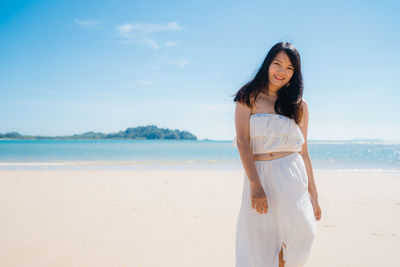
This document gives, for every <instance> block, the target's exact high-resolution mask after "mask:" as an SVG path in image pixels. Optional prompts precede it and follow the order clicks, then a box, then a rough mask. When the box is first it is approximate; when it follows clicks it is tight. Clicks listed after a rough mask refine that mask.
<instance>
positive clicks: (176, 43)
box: [164, 41, 179, 47]
mask: <svg viewBox="0 0 400 267" xmlns="http://www.w3.org/2000/svg"><path fill="white" fill-rule="evenodd" d="M178 44H179V42H172V41H170V42H165V44H164V46H166V47H169V46H175V45H178Z"/></svg>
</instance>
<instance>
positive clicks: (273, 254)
mask: <svg viewBox="0 0 400 267" xmlns="http://www.w3.org/2000/svg"><path fill="white" fill-rule="evenodd" d="M304 141H305V140H304V137H303V134H302V132H301V130H300V127H299V126H298V125H297V123H296V122H295V121H294V120H293V119H291V118H289V117H286V116H283V115H280V114H275V113H255V114H252V115H251V117H250V146H251V148H252V151H253V154H263V153H269V152H278V151H293V152H296V153H291V154H289V155H287V156H284V157H281V158H278V159H274V160H264V161H261V160H260V161H255V166H256V170H257V173H258V175H259V177H260V180H261V184H262V186H263V189H264V191H265V194H266V196H267V202H268V212H267V213H266V214H265V213H263V214H260V213H258V212H257V211H256V210H255V209H253V208H252V207H251V191H250V184H249V180H248V177H247V174H246V173H244V176H243V195H242V201H241V207H240V211H239V215H238V220H237V226H236V267H278V266H279V252H280V250H281V248H282V249H283V259H284V261H285V267H298V266H303V265H304V264H305V263H306V261H307V259H308V255H309V253H310V250H311V246H312V243H313V241H314V238H315V235H316V230H317V222H316V219H315V217H314V212H313V208H312V205H311V200H310V196H309V194H308V178H307V172H306V168H305V164H304V161H303V158H302V157H301V155H300V154H299V153H297V152H299V151H301V147H302V145H303V143H304ZM233 145H234V146H237V144H236V137H235V139H234V141H233Z"/></svg>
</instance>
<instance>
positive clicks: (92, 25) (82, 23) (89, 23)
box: [74, 19, 100, 29]
mask: <svg viewBox="0 0 400 267" xmlns="http://www.w3.org/2000/svg"><path fill="white" fill-rule="evenodd" d="M74 22H75V23H76V24H77V25H78V26H79V27H82V28H86V29H97V28H98V27H99V24H100V22H99V21H96V20H79V19H75V20H74Z"/></svg>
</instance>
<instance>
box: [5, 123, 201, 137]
mask: <svg viewBox="0 0 400 267" xmlns="http://www.w3.org/2000/svg"><path fill="white" fill-rule="evenodd" d="M0 139H139V140H147V139H150V140H153V139H175V140H197V137H196V136H195V135H193V134H191V133H189V132H187V131H179V130H177V129H176V130H170V129H167V128H158V127H157V126H155V125H147V126H138V127H134V128H128V129H126V130H125V131H119V132H117V133H110V134H104V133H101V132H86V133H83V134H74V135H70V136H30V135H21V134H20V133H18V132H10V133H5V134H0Z"/></svg>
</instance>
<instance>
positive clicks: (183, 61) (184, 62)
mask: <svg viewBox="0 0 400 267" xmlns="http://www.w3.org/2000/svg"><path fill="white" fill-rule="evenodd" d="M167 62H168V63H169V64H172V65H175V66H178V67H180V68H184V67H186V65H187V64H188V63H189V61H187V60H186V59H183V58H182V59H168V60H167Z"/></svg>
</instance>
